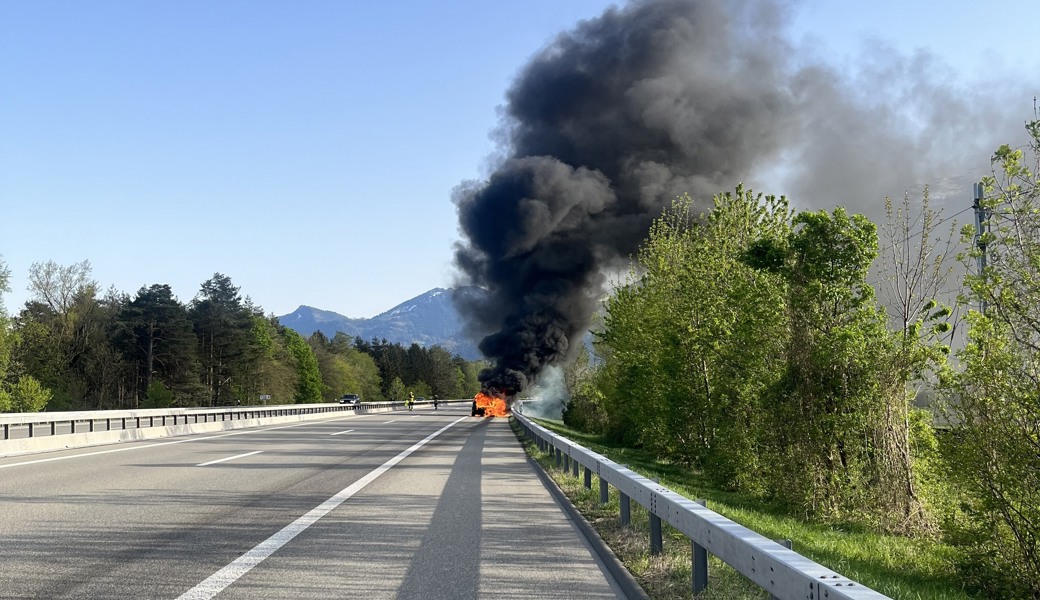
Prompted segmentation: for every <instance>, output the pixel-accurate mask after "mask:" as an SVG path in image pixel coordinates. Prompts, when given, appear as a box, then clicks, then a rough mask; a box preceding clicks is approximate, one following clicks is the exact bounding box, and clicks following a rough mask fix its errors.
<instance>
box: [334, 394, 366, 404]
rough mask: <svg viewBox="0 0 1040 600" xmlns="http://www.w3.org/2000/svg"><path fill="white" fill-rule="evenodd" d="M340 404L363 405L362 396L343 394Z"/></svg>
mask: <svg viewBox="0 0 1040 600" xmlns="http://www.w3.org/2000/svg"><path fill="white" fill-rule="evenodd" d="M339 403H340V404H361V396H358V395H357V394H343V397H342V398H340V399H339Z"/></svg>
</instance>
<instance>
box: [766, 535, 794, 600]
mask: <svg viewBox="0 0 1040 600" xmlns="http://www.w3.org/2000/svg"><path fill="white" fill-rule="evenodd" d="M776 543H777V544H780V545H781V546H783V547H784V548H787V549H788V550H791V549H793V548H794V545H793V544H792V543H791V540H776ZM769 600H779V598H777V597H776V596H774V595H772V594H769Z"/></svg>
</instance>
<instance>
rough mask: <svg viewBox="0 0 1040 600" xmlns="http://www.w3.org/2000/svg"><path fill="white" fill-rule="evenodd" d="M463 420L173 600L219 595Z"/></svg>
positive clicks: (373, 473) (203, 599)
mask: <svg viewBox="0 0 1040 600" xmlns="http://www.w3.org/2000/svg"><path fill="white" fill-rule="evenodd" d="M465 420H467V419H466V417H462V418H460V419H457V420H455V421H453V422H451V423H448V424H447V425H445V426H444V427H441V428H440V429H438V430H437V431H435V432H433V433H431V434H430V435H428V436H426V437H425V438H423V439H422V440H421V441H419V442H416V443H415V444H413V445H412V446H411V447H409V448H408V449H407V450H405V451H403V452H401V453H400V454H398V455H397V456H395V457H393V458H391V459H390V460H388V461H386V462H385V463H383V464H382V465H381V466H379V467H378V468H376V469H375V470H374V471H372V472H370V473H369V474H367V475H365V476H364V477H362V478H361V479H358V480H357V481H355V482H354V483H352V484H350V485H349V486H347V487H345V488H343V489H342V490H340V491H339V493H337V494H336V495H335V496H333V497H331V498H329V499H328V500H326V501H325V502H322V503H321V504H320V505H319V506H318V507H317V508H314V509H312V510H311V511H310V512H308V513H307V514H305V515H303V516H302V517H300V518H298V519H296V520H295V521H293V522H292V523H289V524H288V525H286V526H285V527H284V528H283V529H282V530H281V531H279V532H278V533H275V534H274V535H272V536H271V537H269V538H267V539H266V540H264V541H262V542H260V543H259V544H257V545H256V546H254V547H253V549H252V550H250V551H248V552H246V553H245V554H243V555H242V556H239V557H238V558H236V559H235V560H233V561H232V562H231V563H230V564H229V565H227V566H226V567H224V568H223V569H221V570H219V571H217V572H216V573H214V574H212V575H210V576H209V577H207V578H206V579H205V580H204V581H202V582H201V583H199V584H198V585H196V586H195V587H193V588H191V589H190V590H188V591H186V592H184V593H183V594H181V595H180V596H179V597H178V598H177V600H211V599H212V598H213V597H215V596H216V595H217V594H219V593H220V592H222V591H223V590H224V588H226V587H228V586H229V585H231V584H232V583H235V582H236V581H238V579H239V578H241V577H242V576H243V575H245V574H246V573H248V572H249V571H251V570H252V569H253V567H255V566H257V565H259V564H260V563H262V562H263V561H264V560H265V559H266V558H267V557H268V556H271V555H272V554H274V553H275V552H277V551H278V549H279V548H281V547H282V546H284V545H286V544H288V543H289V542H290V541H292V539H293V538H295V537H296V536H297V535H299V534H301V533H303V532H304V531H305V530H306V529H307V528H308V527H310V526H311V525H314V524H315V523H317V522H318V519H320V518H322V517H324V516H325V515H327V514H329V513H330V512H332V510H333V509H335V508H336V507H337V506H339V505H340V504H342V503H343V502H344V501H346V500H347V499H348V498H350V497H351V496H353V495H354V494H356V493H358V492H360V491H361V490H362V489H364V488H365V486H367V485H368V484H370V483H372V482H373V481H375V479H376V478H377V477H379V476H380V475H382V474H383V473H386V472H387V471H389V470H390V468H391V467H393V466H394V465H396V464H397V463H399V462H401V461H402V460H404V459H405V458H406V457H407V456H408V455H409V454H411V453H412V452H415V451H416V450H418V449H419V448H422V447H423V446H425V445H426V443H427V442H429V441H430V440H432V439H433V438H435V437H437V436H438V435H440V434H442V433H444V432H445V431H447V430H448V428H450V427H451V426H453V425H455V424H456V423H459V422H461V421H465Z"/></svg>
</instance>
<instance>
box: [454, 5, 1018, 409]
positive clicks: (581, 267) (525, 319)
mask: <svg viewBox="0 0 1040 600" xmlns="http://www.w3.org/2000/svg"><path fill="white" fill-rule="evenodd" d="M788 12H789V9H788V7H787V6H786V5H784V4H781V3H779V2H774V1H770V0H746V1H733V0H643V1H635V2H631V3H629V4H628V5H626V6H625V7H623V8H612V9H610V10H608V11H607V12H605V13H604V14H603V15H602V16H600V17H599V18H596V19H593V20H589V21H584V22H582V23H580V24H578V26H577V27H576V28H575V29H574V30H573V31H571V32H568V33H565V34H562V35H560V36H559V37H558V38H556V39H555V40H554V42H553V43H551V44H550V45H549V46H548V47H546V48H544V49H543V50H542V51H541V52H540V53H538V54H537V55H536V56H535V57H534V58H533V59H532V60H531V61H530V63H529V64H528V65H527V66H526V67H525V68H524V69H523V71H522V72H521V73H520V74H519V76H518V78H517V80H516V81H515V82H514V83H513V85H512V87H511V89H510V90H509V92H508V94H507V104H506V106H505V108H504V119H503V123H502V131H501V134H502V139H503V140H504V142H503V143H504V147H503V149H502V150H503V159H502V160H501V161H500V162H499V163H498V164H497V165H496V167H495V168H494V170H493V172H492V173H491V174H490V176H489V177H488V178H487V180H486V181H483V182H477V183H468V184H463V185H462V186H460V187H459V188H458V189H457V190H456V194H455V202H456V204H457V207H458V213H459V221H460V228H461V230H462V233H463V234H464V236H465V240H464V241H463V242H461V243H459V244H458V246H457V248H456V263H457V264H458V266H459V267H460V269H461V271H462V272H463V275H464V278H465V281H464V282H463V283H465V284H471V285H477V286H480V287H482V288H484V289H485V290H486V291H487V292H488V293H487V295H480V296H475V295H468V296H466V297H464V298H462V299H461V301H460V302H459V308H460V312H461V313H462V314H463V315H464V316H465V317H467V318H468V319H469V320H470V324H471V329H472V331H474V332H478V333H480V334H481V336H482V337H483V339H482V341H481V342H480V346H479V347H480V350H481V351H482V352H483V353H484V355H485V356H487V357H488V358H490V359H492V360H493V363H494V366H493V368H492V369H490V370H489V371H487V372H485V373H483V374H482V376H481V380H482V381H483V382H484V383H485V385H486V386H487V387H490V388H495V389H497V390H500V391H502V392H504V393H507V394H515V393H517V392H518V391H520V390H521V389H523V388H524V387H525V386H526V385H528V383H529V382H530V381H531V379H532V378H536V377H537V376H538V375H539V373H541V372H542V370H543V369H544V368H545V367H546V366H548V365H552V364H556V363H559V362H561V361H563V360H565V359H566V358H567V357H568V353H569V352H570V351H571V350H572V349H573V348H574V347H575V344H577V343H580V340H581V337H582V335H583V333H584V331H585V329H586V328H587V326H588V322H589V319H590V317H591V315H592V313H593V311H594V310H595V309H596V308H597V307H598V303H599V299H600V298H601V296H602V293H603V284H604V279H605V275H604V273H605V271H607V270H608V269H610V268H612V267H614V266H616V265H617V264H618V263H619V262H620V261H624V260H626V259H628V257H630V256H631V255H632V254H633V253H634V252H636V250H637V249H638V245H639V244H640V242H641V241H642V240H643V239H644V238H645V237H646V235H647V232H648V228H649V226H650V224H651V223H652V221H653V220H654V219H655V218H657V217H659V216H660V215H661V212H662V210H663V208H664V207H665V206H667V205H668V204H669V203H670V202H671V201H672V200H673V199H674V198H675V197H677V196H679V195H681V194H683V193H689V194H690V195H691V196H692V197H694V198H695V199H696V200H697V201H699V202H700V203H701V204H702V206H703V208H705V209H707V208H708V207H709V206H710V200H711V197H712V194H714V193H718V192H720V191H724V190H731V189H733V187H734V186H735V185H736V184H737V183H739V182H742V181H743V182H746V183H749V184H752V185H754V186H755V187H756V188H758V184H759V183H769V185H770V186H771V187H770V189H768V190H762V191H767V192H769V193H776V194H781V193H787V194H788V195H791V196H793V201H794V202H795V203H796V205H799V206H801V207H810V206H822V207H828V208H829V207H832V206H834V205H836V204H843V205H845V206H849V207H851V208H852V209H853V210H857V211H859V212H866V213H867V214H868V215H871V216H877V215H878V214H879V213H880V207H881V206H882V203H883V200H884V197H885V196H886V195H891V196H897V197H898V196H901V195H902V193H903V190H905V189H915V188H916V189H919V186H921V185H923V184H924V183H928V182H929V181H934V178H936V177H939V178H943V177H946V178H948V177H951V176H959V175H968V173H967V171H966V168H965V167H963V165H965V164H967V163H966V159H967V158H969V157H970V159H971V160H973V161H974V163H973V165H974V168H976V170H978V169H980V168H981V169H982V170H983V171H982V172H984V170H985V168H986V167H988V161H987V158H988V157H989V154H990V153H991V151H992V149H993V148H995V145H996V143H997V142H995V141H994V136H993V134H994V133H997V130H999V133H1001V134H1003V133H1007V135H1013V133H1011V132H1013V131H1014V129H1013V128H1009V127H1006V126H1002V128H1001V127H998V126H997V124H995V123H994V122H993V120H992V119H989V120H984V121H977V120H972V119H978V118H980V114H981V113H985V112H986V111H987V110H988V109H989V108H991V107H997V106H999V105H1000V104H999V102H998V100H999V99H994V100H993V101H992V102H988V101H987V100H986V99H985V98H982V97H976V96H973V95H971V94H966V93H962V91H961V90H955V89H954V88H953V84H951V83H949V82H948V81H946V79H945V78H944V75H943V71H942V69H937V68H936V67H941V65H936V64H935V63H934V61H932V60H931V59H929V58H928V57H927V56H926V55H919V56H916V57H914V58H913V59H904V58H902V57H899V56H897V55H895V54H894V53H892V52H889V51H883V50H879V51H878V52H877V54H876V55H874V56H872V57H871V60H870V61H868V62H867V63H865V66H864V67H863V68H862V69H861V70H860V71H857V72H855V73H840V72H839V71H837V70H836V69H834V68H831V67H828V66H827V65H825V64H824V63H823V62H822V61H820V60H817V59H815V58H814V57H812V56H811V55H810V54H807V53H806V52H803V51H801V50H799V49H798V48H797V47H796V46H795V45H793V44H792V43H790V42H788V41H787V40H785V39H784V27H785V25H786V23H785V19H786V16H787V13H788ZM1022 100H1023V103H1024V102H1025V96H1023V97H1022ZM1003 101H1004V102H1005V106H1006V100H1003ZM1023 105H1024V106H1025V104H1023ZM951 112H952V113H953V114H951ZM1021 122H1022V120H1021V118H1019V119H1017V120H1014V119H1012V120H1011V123H1012V125H1014V124H1018V125H1019V126H1020V124H1021ZM983 128H986V129H985V131H987V132H988V134H989V135H987V136H985V139H979V138H978V136H977V135H975V134H976V133H977V132H978V131H983ZM955 138H956V139H959V140H960V141H961V142H962V143H960V144H959V145H954V144H952V143H951V142H952V140H953V139H955ZM967 141H970V142H967ZM999 141H1007V140H1006V139H1003V140H999ZM936 149H940V150H942V152H941V153H939V154H935V153H933V152H932V151H933V150H936ZM955 152H956V154H954V153H955ZM979 174H981V172H980V173H979ZM977 176H978V174H974V173H973V174H971V175H969V176H966V177H965V178H964V180H965V182H970V181H972V179H973V177H977ZM776 185H781V186H783V187H780V188H777V187H775V186H776ZM969 187H970V185H969Z"/></svg>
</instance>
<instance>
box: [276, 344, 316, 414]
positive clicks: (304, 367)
mask: <svg viewBox="0 0 1040 600" xmlns="http://www.w3.org/2000/svg"><path fill="white" fill-rule="evenodd" d="M282 335H283V336H284V338H285V345H286V349H287V350H288V352H289V356H290V357H291V358H292V362H293V364H294V366H295V368H296V378H297V386H296V395H295V397H294V398H293V401H294V402H295V403H296V404H304V403H310V402H321V401H322V383H321V371H319V370H318V359H317V358H316V357H315V356H314V350H312V349H311V347H310V346H308V345H307V341H306V340H304V339H303V336H301V335H300V334H298V333H296V332H295V331H293V330H292V329H289V328H287V327H286V328H283V329H282Z"/></svg>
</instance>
